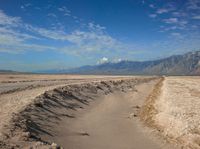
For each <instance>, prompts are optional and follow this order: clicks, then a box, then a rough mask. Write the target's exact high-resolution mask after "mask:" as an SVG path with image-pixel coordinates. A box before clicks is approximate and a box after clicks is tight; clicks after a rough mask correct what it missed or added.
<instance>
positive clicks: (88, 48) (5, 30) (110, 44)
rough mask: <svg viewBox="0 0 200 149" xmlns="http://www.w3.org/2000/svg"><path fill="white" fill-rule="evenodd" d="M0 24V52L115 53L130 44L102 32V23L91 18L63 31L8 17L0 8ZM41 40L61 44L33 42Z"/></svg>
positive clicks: (125, 48) (81, 54)
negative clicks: (60, 44) (58, 45)
mask: <svg viewBox="0 0 200 149" xmlns="http://www.w3.org/2000/svg"><path fill="white" fill-rule="evenodd" d="M61 10H65V9H61ZM77 19H78V18H77ZM0 25H1V26H0V44H1V46H0V52H9V53H19V52H25V51H27V50H35V51H43V50H55V51H57V52H62V53H66V54H71V55H75V56H83V55H88V54H94V53H95V54H97V53H111V54H115V53H117V52H119V51H122V50H124V51H126V50H128V48H130V45H126V44H124V43H122V42H120V41H119V40H117V39H115V38H113V37H112V36H110V35H109V34H108V33H106V27H104V26H101V25H99V24H95V23H94V22H89V23H88V24H86V26H85V29H84V30H80V29H75V30H74V31H72V32H65V30H64V29H58V28H55V29H49V28H42V27H37V26H33V25H30V24H27V23H25V22H23V21H22V19H21V18H19V17H11V16H8V15H6V14H5V13H4V12H3V11H0ZM41 40H53V41H54V42H58V43H59V42H62V43H64V44H63V46H62V47H59V48H58V47H54V46H45V45H42V44H41V43H42V42H37V41H41ZM30 41H31V42H30ZM32 41H34V43H35V44H33V42H32ZM36 43H37V44H36ZM114 51H115V52H114Z"/></svg>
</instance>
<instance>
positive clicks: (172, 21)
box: [163, 18, 178, 24]
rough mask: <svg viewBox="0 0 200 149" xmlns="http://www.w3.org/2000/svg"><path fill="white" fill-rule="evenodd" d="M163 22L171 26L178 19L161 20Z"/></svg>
mask: <svg viewBox="0 0 200 149" xmlns="http://www.w3.org/2000/svg"><path fill="white" fill-rule="evenodd" d="M163 21H164V22H165V23H168V24H173V23H177V22H178V18H169V19H163Z"/></svg>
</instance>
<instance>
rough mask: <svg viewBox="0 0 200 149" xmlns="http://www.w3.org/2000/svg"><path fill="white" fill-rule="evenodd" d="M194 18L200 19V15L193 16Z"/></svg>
mask: <svg viewBox="0 0 200 149" xmlns="http://www.w3.org/2000/svg"><path fill="white" fill-rule="evenodd" d="M192 18H193V19H196V20H200V15H196V16H193V17H192Z"/></svg>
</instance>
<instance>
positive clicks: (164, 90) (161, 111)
mask: <svg viewBox="0 0 200 149" xmlns="http://www.w3.org/2000/svg"><path fill="white" fill-rule="evenodd" d="M199 83H200V80H199V78H198V77H193V78H192V77H168V78H165V79H164V78H163V79H162V80H160V82H158V84H157V85H156V86H155V88H154V90H153V92H152V93H151V94H150V96H149V97H148V99H147V100H146V103H145V104H144V106H143V107H142V108H141V112H140V118H141V120H142V121H143V122H144V123H145V124H146V125H147V126H148V127H150V128H153V130H155V131H157V132H158V133H157V134H158V135H160V136H162V137H163V138H164V139H165V140H166V141H167V142H170V143H172V144H175V145H176V146H177V148H184V149H200V133H199V132H200V127H199V126H200V125H199V124H200V123H199V122H200V118H199V115H200V110H199V107H200V88H199Z"/></svg>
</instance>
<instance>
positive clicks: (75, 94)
mask: <svg viewBox="0 0 200 149" xmlns="http://www.w3.org/2000/svg"><path fill="white" fill-rule="evenodd" d="M153 79H156V78H155V77H152V78H134V79H123V80H115V81H114V80H113V81H101V82H92V83H84V84H76V85H68V86H66V87H60V88H57V89H54V90H51V91H47V92H45V93H44V94H42V95H40V96H38V97H37V98H36V99H35V100H34V103H32V104H30V105H29V106H27V107H26V108H25V109H24V110H23V111H21V112H20V113H16V114H14V115H13V118H12V121H11V122H10V126H9V127H10V129H9V131H8V132H6V133H5V137H4V140H2V141H1V142H0V148H4V149H6V148H30V147H39V148H50V147H54V148H58V146H57V145H56V144H55V143H52V142H47V141H46V140H44V139H43V138H42V136H43V135H44V134H47V135H55V134H54V131H53V128H54V127H57V125H58V124H59V122H60V121H61V120H62V119H63V118H69V119H71V118H74V112H75V111H79V110H80V109H83V108H86V106H88V105H89V104H90V102H91V101H94V100H96V99H97V98H98V97H100V96H104V95H106V94H109V93H112V92H114V91H124V92H125V91H128V90H130V89H134V86H135V85H137V84H140V83H145V82H148V81H151V80H153Z"/></svg>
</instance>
